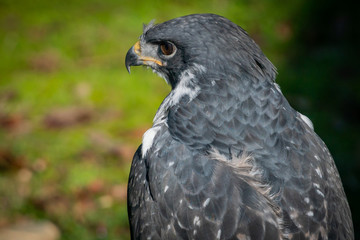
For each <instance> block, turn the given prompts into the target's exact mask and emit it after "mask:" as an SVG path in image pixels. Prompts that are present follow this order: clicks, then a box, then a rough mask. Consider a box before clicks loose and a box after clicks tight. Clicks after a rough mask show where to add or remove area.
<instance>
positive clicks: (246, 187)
mask: <svg viewBox="0 0 360 240" xmlns="http://www.w3.org/2000/svg"><path fill="white" fill-rule="evenodd" d="M125 64H126V68H127V69H128V71H129V72H130V66H138V65H145V66H147V67H150V68H151V69H152V70H153V71H154V72H155V73H157V74H158V75H160V76H161V77H163V78H164V79H165V81H166V82H167V83H168V84H169V85H170V86H171V92H170V93H169V95H168V96H167V97H166V98H165V99H164V100H163V102H162V103H161V105H160V107H159V109H158V111H157V113H156V115H155V117H154V121H153V126H152V127H151V128H150V129H149V130H147V131H146V132H145V133H144V136H143V141H142V144H141V145H140V146H139V148H138V150H137V151H136V153H135V155H134V158H133V161H132V165H131V170H130V175H129V182H128V215H129V221H130V229H131V230H130V231H131V238H132V239H251V240H253V239H272V240H276V239H339V240H340V239H341V240H350V239H354V236H353V225H352V220H351V213H350V209H349V206H348V203H347V199H346V196H345V193H344V190H343V187H342V183H341V180H340V177H339V174H338V171H337V169H336V166H335V164H334V161H333V159H332V157H331V155H330V153H329V151H328V149H327V147H326V145H325V144H324V142H323V141H322V140H321V139H320V138H319V136H318V135H317V134H316V133H315V132H314V130H313V127H312V123H311V121H310V120H309V119H308V118H307V117H305V116H304V115H302V114H300V113H298V112H297V111H296V110H294V109H293V108H292V107H291V106H290V105H289V103H288V101H287V100H286V99H285V97H284V95H283V94H282V93H281V91H280V88H279V86H278V85H277V84H276V83H275V77H276V74H277V73H276V69H275V67H274V66H273V64H272V63H271V62H270V61H269V60H268V59H267V58H266V57H265V55H264V54H263V53H262V51H261V50H260V48H259V47H258V45H257V44H256V43H255V42H254V40H252V39H251V38H250V37H249V36H248V34H247V33H246V32H245V31H244V30H243V29H242V28H241V27H239V26H237V25H236V24H234V23H233V22H231V21H230V20H228V19H226V18H224V17H221V16H218V15H214V14H194V15H188V16H183V17H179V18H175V19H172V20H169V21H167V22H164V23H161V24H157V25H154V24H153V23H150V24H149V25H147V26H144V30H143V34H142V35H141V36H140V38H139V41H138V42H136V43H135V45H134V46H133V47H131V48H130V50H129V51H128V53H127V55H126V61H125Z"/></svg>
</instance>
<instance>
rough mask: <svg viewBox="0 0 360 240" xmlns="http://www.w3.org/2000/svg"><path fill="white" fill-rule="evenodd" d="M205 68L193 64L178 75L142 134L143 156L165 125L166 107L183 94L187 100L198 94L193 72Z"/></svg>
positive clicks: (174, 103)
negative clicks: (175, 83) (177, 80)
mask: <svg viewBox="0 0 360 240" xmlns="http://www.w3.org/2000/svg"><path fill="white" fill-rule="evenodd" d="M205 70H206V69H205V68H204V67H203V66H201V65H197V64H195V65H193V66H192V67H190V68H189V69H187V70H185V71H184V72H183V73H182V74H181V75H180V79H179V84H178V85H177V86H176V87H175V89H173V90H172V91H171V92H170V94H169V95H168V96H167V97H166V98H165V99H164V101H163V103H162V104H161V105H160V108H159V109H158V111H157V113H156V115H155V117H154V120H153V126H152V128H150V129H149V130H147V131H146V132H145V133H144V135H143V141H142V148H141V152H142V156H143V157H145V156H146V154H147V153H148V151H149V150H150V148H151V147H152V146H153V144H154V138H155V137H156V134H157V133H158V131H159V130H160V128H161V126H163V125H164V124H165V125H166V122H167V111H168V109H169V108H170V107H171V106H174V105H176V104H178V103H179V101H180V99H181V98H182V97H184V96H188V97H189V100H190V101H191V100H192V99H194V98H195V97H196V96H197V95H198V93H199V91H200V87H199V86H198V85H197V84H196V83H195V78H196V77H195V73H200V74H201V73H203V72H205ZM153 71H154V72H155V73H157V74H158V75H159V76H160V77H162V78H164V79H165V81H166V82H168V79H167V78H166V76H165V75H164V74H163V73H161V72H158V71H156V70H153Z"/></svg>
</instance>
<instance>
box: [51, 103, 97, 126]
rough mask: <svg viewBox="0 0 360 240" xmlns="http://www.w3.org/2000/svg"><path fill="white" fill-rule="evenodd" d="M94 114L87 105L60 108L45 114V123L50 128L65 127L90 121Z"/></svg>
mask: <svg viewBox="0 0 360 240" xmlns="http://www.w3.org/2000/svg"><path fill="white" fill-rule="evenodd" d="M93 116H94V113H93V110H92V109H90V108H87V107H77V106H76V107H74V106H72V107H66V108H59V109H55V110H53V111H51V112H50V113H48V114H47V115H46V116H45V118H44V124H45V126H46V127H48V128H54V129H55V128H65V127H71V126H73V125H76V124H80V123H86V122H89V121H90V120H91V119H92V118H93Z"/></svg>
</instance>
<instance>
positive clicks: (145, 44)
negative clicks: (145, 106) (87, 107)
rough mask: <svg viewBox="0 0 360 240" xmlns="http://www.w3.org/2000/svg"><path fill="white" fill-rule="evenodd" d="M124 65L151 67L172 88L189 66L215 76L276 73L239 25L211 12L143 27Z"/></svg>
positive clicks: (261, 76)
mask: <svg viewBox="0 0 360 240" xmlns="http://www.w3.org/2000/svg"><path fill="white" fill-rule="evenodd" d="M125 64H126V68H127V70H128V71H129V72H130V66H139V65H145V66H148V67H150V68H152V69H153V71H154V72H156V73H158V74H159V75H160V76H161V77H163V78H164V79H165V80H166V81H167V83H168V84H170V85H171V87H172V88H173V89H174V88H175V87H176V86H177V85H178V84H179V81H181V77H180V76H181V74H183V73H184V71H187V70H189V69H191V68H197V69H201V70H205V72H206V74H207V75H210V76H212V77H215V78H218V79H224V78H225V77H226V76H227V75H229V74H232V75H234V74H235V75H236V74H250V75H252V76H253V77H255V78H257V79H264V80H268V81H274V79H275V75H276V70H275V67H274V66H273V65H272V63H271V62H270V61H269V60H268V59H267V58H266V57H265V55H264V54H263V53H262V51H261V50H260V48H259V47H258V46H257V44H256V43H255V42H254V41H253V40H252V39H251V38H250V37H249V36H248V35H247V33H246V32H245V31H244V30H243V29H242V28H240V27H239V26H237V25H236V24H235V23H233V22H231V21H230V20H228V19H226V18H224V17H221V16H218V15H214V14H193V15H188V16H184V17H179V18H175V19H172V20H170V21H167V22H164V23H161V24H157V25H154V24H152V23H150V24H149V25H146V26H144V32H143V34H142V35H141V36H140V39H139V41H138V42H136V43H135V45H134V46H133V47H131V48H130V50H129V51H128V53H127V55H126V61H125ZM239 80H240V79H239Z"/></svg>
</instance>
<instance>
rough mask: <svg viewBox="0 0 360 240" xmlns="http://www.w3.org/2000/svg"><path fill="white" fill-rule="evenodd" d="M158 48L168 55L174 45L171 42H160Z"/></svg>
mask: <svg viewBox="0 0 360 240" xmlns="http://www.w3.org/2000/svg"><path fill="white" fill-rule="evenodd" d="M160 48H161V52H162V53H163V54H164V55H170V54H172V53H173V52H174V46H173V45H172V44H171V43H162V44H161V45H160Z"/></svg>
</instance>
